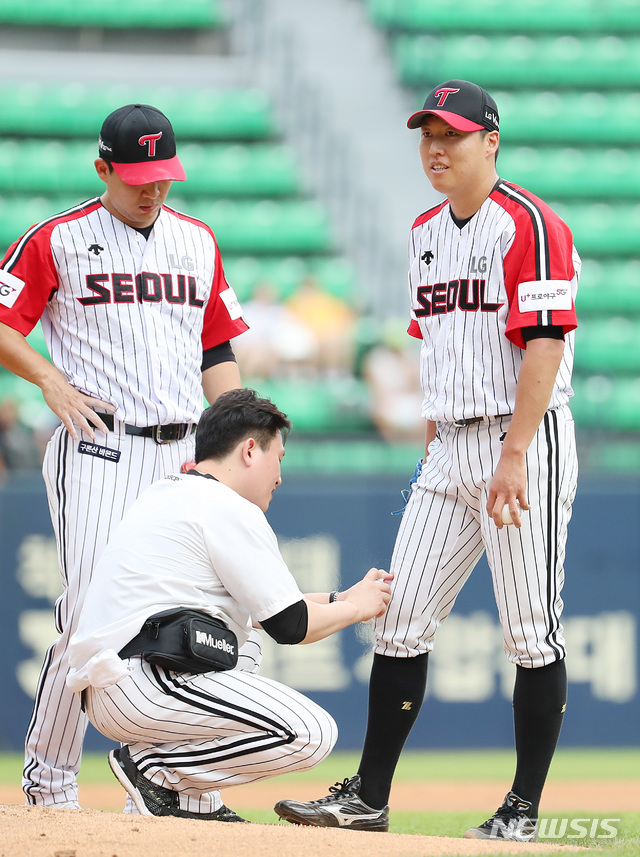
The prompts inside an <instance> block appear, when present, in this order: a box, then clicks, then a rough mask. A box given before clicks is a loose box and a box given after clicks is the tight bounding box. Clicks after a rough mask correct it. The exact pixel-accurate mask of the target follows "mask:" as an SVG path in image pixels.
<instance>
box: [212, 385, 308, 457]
mask: <svg viewBox="0 0 640 857" xmlns="http://www.w3.org/2000/svg"><path fill="white" fill-rule="evenodd" d="M290 429H291V420H289V419H287V415H286V414H283V413H282V411H279V410H278V408H277V407H276V406H275V405H274V404H273V402H272V401H270V400H269V399H262V398H260V397H259V396H258V394H257V393H256V391H255V390H251V389H250V388H248V387H243V388H242V389H240V390H229V391H228V392H227V393H223V394H222V395H221V396H219V397H218V398H217V399H216V400H215V402H214V403H213V404H212V405H211V406H210V407H208V408H207V409H206V411H205V412H204V413H203V414H202V416H201V417H200V422H199V423H198V428H197V429H196V464H198V463H199V462H201V461H204V460H205V459H206V458H213V459H214V460H217V461H219V460H220V459H222V458H225V456H227V455H229V453H230V452H231V451H232V450H233V449H235V447H236V446H237V445H238V444H239V443H240V442H241V441H243V440H246V438H248V437H253V438H254V439H255V440H256V442H257V444H258V446H259V447H260V448H261V449H267V448H268V447H269V445H270V444H271V442H272V440H273V438H274V437H275V436H276V434H277V433H278V432H281V434H282V439H283V441H284V440H285V438H286V436H287V434H288V433H289V430H290Z"/></svg>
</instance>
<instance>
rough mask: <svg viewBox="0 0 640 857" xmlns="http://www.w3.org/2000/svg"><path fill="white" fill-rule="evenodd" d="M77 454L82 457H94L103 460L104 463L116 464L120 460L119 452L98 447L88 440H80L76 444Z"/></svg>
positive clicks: (105, 447) (106, 447)
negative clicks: (111, 462)
mask: <svg viewBox="0 0 640 857" xmlns="http://www.w3.org/2000/svg"><path fill="white" fill-rule="evenodd" d="M78 452H79V453H81V454H82V455H95V456H96V458H104V460H105V461H113V462H114V464H117V463H118V461H119V460H120V450H119V449H110V448H109V447H108V446H100V445H99V444H97V443H91V442H90V441H88V440H81V441H80V443H79V444H78Z"/></svg>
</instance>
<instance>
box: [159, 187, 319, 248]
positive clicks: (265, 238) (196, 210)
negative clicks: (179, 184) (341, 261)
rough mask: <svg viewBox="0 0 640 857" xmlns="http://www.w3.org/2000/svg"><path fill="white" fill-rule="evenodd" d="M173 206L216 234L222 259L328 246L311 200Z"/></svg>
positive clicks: (200, 203) (196, 201)
mask: <svg viewBox="0 0 640 857" xmlns="http://www.w3.org/2000/svg"><path fill="white" fill-rule="evenodd" d="M173 204H174V206H175V207H176V208H178V209H180V210H185V211H188V213H189V214H191V215H192V216H194V217H197V218H199V219H200V220H204V222H205V223H207V224H209V226H211V228H212V229H213V231H214V232H215V234H216V238H217V239H218V242H219V244H220V249H221V251H222V254H223V258H224V256H225V255H226V254H232V253H246V252H253V253H265V254H271V255H273V254H278V255H282V254H283V253H323V252H327V251H329V249H330V246H331V238H330V234H329V223H328V219H327V216H326V213H325V211H324V209H323V208H322V207H321V206H320V205H319V204H318V203H316V202H313V201H306V200H305V201H301V202H300V201H297V200H295V201H283V202H276V201H273V200H263V201H259V202H235V201H231V200H220V201H218V202H205V201H201V200H196V199H194V200H190V201H189V202H188V203H185V205H184V206H181V205H180V204H179V201H178V200H177V199H174V200H173Z"/></svg>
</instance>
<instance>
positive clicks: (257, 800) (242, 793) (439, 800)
mask: <svg viewBox="0 0 640 857" xmlns="http://www.w3.org/2000/svg"><path fill="white" fill-rule="evenodd" d="M328 785H330V784H329V783H322V784H320V785H318V784H317V783H316V782H306V783H302V782H301V783H297V784H295V785H292V784H291V782H287V783H282V782H279V781H278V780H277V779H274V780H265V781H264V782H261V783H252V784H251V785H248V786H238V787H237V788H233V789H229V790H227V791H226V792H225V793H224V800H225V802H226V803H228V804H229V806H231V807H232V808H233V809H236V810H241V809H242V810H251V809H268V808H269V807H272V806H273V805H274V803H276V801H278V800H280V799H281V798H285V797H286V798H295V799H297V800H309V799H312V798H317V797H320V796H321V792H322V789H323V788H325V787H326V786H328ZM505 791H506V787H505V785H504V783H502V782H497V781H496V780H486V781H481V780H473V781H468V782H465V781H463V780H432V781H426V780H419V781H416V782H412V781H410V780H403V781H401V782H398V783H394V785H393V789H392V792H391V801H390V804H391V809H392V810H394V809H398V810H405V811H408V812H422V811H426V810H433V811H445V812H446V811H452V812H454V811H464V810H469V811H478V812H479V813H481V814H482V813H490V812H493V810H494V809H495V808H496V806H498V805H499V804H500V802H501V801H502V798H503V797H504V792H505ZM80 802H81V803H82V806H83V808H85V809H100V810H108V811H112V812H119V811H120V810H121V809H122V806H123V803H124V791H123V789H122V788H121V787H120V786H119V785H118V783H117V782H116V781H115V780H114V781H113V783H104V784H100V785H97V784H83V785H81V787H80ZM22 803H24V797H23V794H22V791H21V789H20V786H19V785H18V784H16V785H15V786H0V804H17V805H20V804H22ZM639 806H640V779H633V780H622V779H619V780H566V781H564V780H552V781H549V782H548V783H547V785H546V787H545V790H544V796H543V804H542V807H541V811H542V814H543V815H545V814H546V815H548V814H549V813H552V812H575V811H578V812H582V811H583V810H584V811H589V812H594V813H597V812H600V813H615V812H637V811H638V807H639ZM274 820H275V816H274Z"/></svg>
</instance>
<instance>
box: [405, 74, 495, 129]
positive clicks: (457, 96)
mask: <svg viewBox="0 0 640 857" xmlns="http://www.w3.org/2000/svg"><path fill="white" fill-rule="evenodd" d="M427 116H439V117H440V118H441V119H444V121H445V122H448V124H449V125H451V127H452V128H455V129H456V130H457V131H482V130H487V131H498V130H499V129H500V117H499V116H498V107H497V106H496V103H495V101H494V100H493V98H492V97H491V96H490V95H489V93H488V92H485V90H484V89H482V87H481V86H478V85H477V84H476V83H471V82H470V81H468V80H448V81H446V83H441V84H440V85H439V86H436V87H435V89H432V90H431V92H430V93H429V95H427V99H426V101H425V102H424V107H423V108H422V110H418V112H417V113H414V114H413V115H411V116H410V117H409V119H408V121H407V128H419V127H420V126H421V125H422V123H423V122H424V121H425V119H426V117H427Z"/></svg>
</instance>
